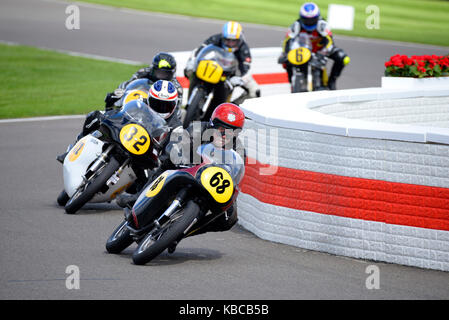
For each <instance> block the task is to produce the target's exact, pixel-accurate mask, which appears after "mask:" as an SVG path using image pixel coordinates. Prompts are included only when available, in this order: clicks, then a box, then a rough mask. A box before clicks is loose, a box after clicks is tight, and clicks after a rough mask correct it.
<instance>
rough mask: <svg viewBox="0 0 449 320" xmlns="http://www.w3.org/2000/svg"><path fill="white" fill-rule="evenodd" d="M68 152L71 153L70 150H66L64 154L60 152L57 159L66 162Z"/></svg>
mask: <svg viewBox="0 0 449 320" xmlns="http://www.w3.org/2000/svg"><path fill="white" fill-rule="evenodd" d="M68 153H69V152H68V151H66V152H64V153H63V154H60V155H59V156H57V157H56V160H58V161H59V162H61V163H64V159H65V157H66V156H67V154H68Z"/></svg>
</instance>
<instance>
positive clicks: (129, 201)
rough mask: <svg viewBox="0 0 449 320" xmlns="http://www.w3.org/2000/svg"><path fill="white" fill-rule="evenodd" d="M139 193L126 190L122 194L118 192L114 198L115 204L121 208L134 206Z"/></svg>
mask: <svg viewBox="0 0 449 320" xmlns="http://www.w3.org/2000/svg"><path fill="white" fill-rule="evenodd" d="M139 195H140V193H134V194H130V193H127V192H124V193H122V194H119V195H118V196H117V198H115V202H116V203H117V205H118V206H119V207H121V208H126V207H128V208H130V209H131V208H132V207H133V206H134V203H136V200H137V198H138V197H139Z"/></svg>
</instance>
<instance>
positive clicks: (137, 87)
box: [114, 78, 151, 108]
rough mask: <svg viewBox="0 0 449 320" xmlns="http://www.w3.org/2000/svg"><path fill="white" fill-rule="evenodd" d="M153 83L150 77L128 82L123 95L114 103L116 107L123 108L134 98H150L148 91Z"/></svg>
mask: <svg viewBox="0 0 449 320" xmlns="http://www.w3.org/2000/svg"><path fill="white" fill-rule="evenodd" d="M150 87H151V83H150V81H149V80H148V79H146V78H143V79H136V80H133V81H131V82H130V83H128V85H127V86H126V87H125V89H124V91H123V94H122V96H121V97H120V99H118V100H117V101H116V102H115V103H114V108H121V107H122V106H124V105H125V104H127V103H128V102H130V101H132V100H137V99H142V100H143V101H146V100H147V99H148V92H149V91H150Z"/></svg>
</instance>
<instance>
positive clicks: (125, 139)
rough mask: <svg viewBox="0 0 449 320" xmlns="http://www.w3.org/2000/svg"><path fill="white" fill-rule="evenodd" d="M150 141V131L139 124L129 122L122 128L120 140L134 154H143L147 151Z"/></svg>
mask: <svg viewBox="0 0 449 320" xmlns="http://www.w3.org/2000/svg"><path fill="white" fill-rule="evenodd" d="M150 141H151V140H150V136H149V135H148V132H147V131H146V130H145V129H144V128H143V127H142V126H139V125H138V124H134V123H131V124H127V125H126V126H124V127H123V128H122V130H120V142H121V143H122V144H123V146H124V147H125V148H126V150H128V151H129V152H131V153H133V154H137V155H141V154H144V153H145V152H147V151H148V148H149V147H150Z"/></svg>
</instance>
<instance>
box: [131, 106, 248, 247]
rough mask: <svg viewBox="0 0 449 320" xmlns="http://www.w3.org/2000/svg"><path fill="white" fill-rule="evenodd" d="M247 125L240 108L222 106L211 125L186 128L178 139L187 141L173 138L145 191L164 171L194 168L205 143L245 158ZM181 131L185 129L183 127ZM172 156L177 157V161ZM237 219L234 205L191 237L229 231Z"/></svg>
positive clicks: (200, 124)
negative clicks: (243, 137) (243, 136)
mask: <svg viewBox="0 0 449 320" xmlns="http://www.w3.org/2000/svg"><path fill="white" fill-rule="evenodd" d="M244 123H245V115H244V113H243V111H242V110H241V109H240V108H239V107H238V106H237V105H235V104H233V103H222V104H220V105H219V106H218V107H217V108H216V109H215V110H214V112H213V113H212V116H211V118H210V121H209V122H195V123H192V124H191V125H190V126H189V127H188V128H187V129H186V132H183V133H181V132H179V136H181V135H182V134H184V133H187V134H188V138H187V140H184V141H177V140H176V139H171V141H170V142H169V143H168V144H167V145H166V147H165V151H164V152H163V153H162V154H161V156H160V157H159V159H160V160H161V162H162V164H161V166H160V167H159V168H158V169H157V170H156V172H155V173H154V175H153V176H152V178H150V179H149V180H148V182H147V184H146V185H145V187H144V188H143V189H145V188H146V187H147V186H148V185H150V184H151V183H152V181H153V180H154V178H157V177H158V176H159V175H160V174H162V173H163V172H164V171H165V170H173V169H177V168H179V167H180V166H183V165H191V164H192V163H195V161H194V159H193V157H194V156H193V155H194V151H195V150H196V149H197V147H198V146H201V145H203V144H207V143H210V142H212V143H213V145H214V146H215V147H216V148H218V149H224V150H229V149H232V150H235V151H236V152H237V153H238V154H242V155H243V156H242V159H244V158H245V150H244V148H243V145H242V143H241V141H240V140H239V139H238V137H239V133H240V132H241V130H242V128H243V125H244ZM197 124H199V126H197ZM177 130H178V129H177ZM179 130H182V128H180V129H179ZM207 130H210V133H208V134H205V133H206V131H207ZM174 131H176V130H174ZM172 135H173V133H172ZM195 137H208V138H209V139H210V140H208V141H196V140H195ZM186 150H187V154H188V156H187V157H183V155H180V154H182V153H183V152H185V151H186ZM173 155H176V159H175V158H174V157H173ZM178 156H179V158H178ZM179 159H183V160H184V161H181V162H179V161H178V160H179ZM138 196H139V194H135V195H134V197H132V198H131V197H129V198H128V199H127V200H128V202H127V203H126V206H127V207H129V208H131V207H132V206H133V205H134V203H135V201H136V200H137V198H138ZM237 220H238V218H237V207H236V206H235V205H233V206H231V207H229V208H228V209H227V210H226V212H225V214H224V215H222V216H220V218H218V219H216V220H214V221H213V222H212V223H210V224H208V225H207V226H206V227H205V228H202V229H200V230H198V231H195V232H194V233H192V234H191V235H198V234H202V233H205V232H210V231H227V230H229V229H231V228H232V226H234V224H235V223H236V222H237ZM189 236H190V235H189ZM176 245H177V243H173V244H172V245H171V246H170V247H169V252H170V253H172V252H174V250H175V248H176Z"/></svg>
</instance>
